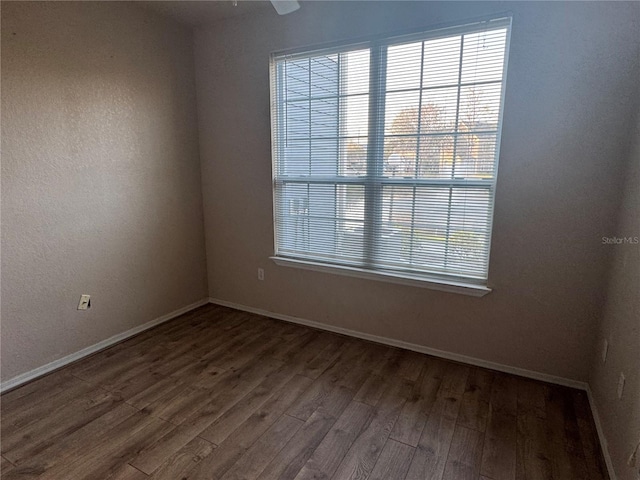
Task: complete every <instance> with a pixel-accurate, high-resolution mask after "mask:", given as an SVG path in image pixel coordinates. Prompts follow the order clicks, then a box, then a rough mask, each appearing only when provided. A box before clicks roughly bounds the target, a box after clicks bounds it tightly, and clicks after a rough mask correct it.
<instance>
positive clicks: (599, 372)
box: [589, 92, 640, 480]
mask: <svg viewBox="0 0 640 480" xmlns="http://www.w3.org/2000/svg"><path fill="white" fill-rule="evenodd" d="M639 94H640V92H639ZM634 139H635V145H634V147H633V149H632V151H631V154H630V156H629V167H628V170H627V175H626V183H625V188H624V190H623V192H624V196H623V201H622V205H621V208H620V216H619V219H618V224H617V226H616V228H614V230H612V231H611V233H610V234H609V235H607V236H608V237H632V238H633V237H635V238H639V237H640V112H639V114H638V121H637V125H636V129H635V132H634ZM607 248H609V249H611V250H613V252H614V254H613V262H612V264H611V269H610V272H609V273H610V276H609V288H608V291H607V301H606V304H605V308H604V319H603V322H602V326H601V330H600V335H599V336H598V340H597V349H596V353H595V355H594V361H593V370H592V372H591V378H590V380H589V383H590V385H591V389H592V391H593V396H594V399H595V402H596V406H597V409H598V412H599V415H600V417H601V419H602V423H603V427H604V431H605V434H606V437H607V440H608V444H609V453H610V454H611V458H612V460H613V462H614V465H615V469H616V472H617V475H618V479H619V480H636V479H637V477H636V476H635V473H634V469H633V468H630V467H628V466H627V464H626V462H627V459H628V458H629V455H631V454H632V453H633V449H634V447H635V446H636V445H637V444H638V442H640V245H638V244H633V243H631V244H629V243H623V244H620V245H610V246H608V247H607ZM604 339H607V340H608V342H609V350H608V354H607V359H606V363H603V362H602V357H601V353H602V344H603V342H604ZM620 372H623V373H624V375H625V377H626V386H625V389H624V395H623V397H622V399H621V400H619V399H618V397H617V394H616V389H617V384H618V378H619V376H620ZM637 462H638V463H637V465H636V467H635V471H640V452H638V460H637Z"/></svg>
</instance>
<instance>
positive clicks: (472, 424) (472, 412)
mask: <svg viewBox="0 0 640 480" xmlns="http://www.w3.org/2000/svg"><path fill="white" fill-rule="evenodd" d="M493 378H494V374H493V372H490V371H488V370H484V369H481V368H473V369H472V370H471V372H470V373H469V376H468V378H467V386H466V388H465V391H464V395H463V396H462V403H461V405H460V416H459V417H458V425H460V426H462V427H466V428H471V429H473V430H478V431H479V432H484V431H485V430H486V428H487V417H488V415H489V400H490V398H491V386H492V383H493Z"/></svg>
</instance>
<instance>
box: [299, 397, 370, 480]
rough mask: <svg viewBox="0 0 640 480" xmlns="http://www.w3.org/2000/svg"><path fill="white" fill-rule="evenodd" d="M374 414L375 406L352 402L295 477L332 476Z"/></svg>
mask: <svg viewBox="0 0 640 480" xmlns="http://www.w3.org/2000/svg"><path fill="white" fill-rule="evenodd" d="M372 415H373V407H371V406H370V405H366V404H364V403H359V402H351V403H350V404H349V405H348V406H347V408H346V409H345V410H344V412H343V413H342V415H340V417H339V418H338V420H336V423H335V424H334V425H333V426H332V427H331V429H330V430H329V431H328V432H327V434H326V436H325V437H324V439H323V440H322V442H320V444H319V445H318V447H317V448H316V450H315V451H314V452H313V454H312V455H311V457H309V460H307V462H306V463H305V464H304V466H303V467H302V469H301V470H300V472H299V473H298V474H297V475H296V477H295V479H296V480H308V479H329V478H331V477H332V476H333V474H334V472H335V471H336V469H337V468H338V466H339V465H340V462H341V461H342V459H343V458H344V456H345V455H346V453H347V451H348V450H349V448H350V447H351V445H352V444H353V442H354V441H355V440H356V438H357V437H358V436H359V435H360V432H361V431H362V430H363V429H364V428H365V427H366V425H367V424H368V422H369V421H370V419H371V417H372Z"/></svg>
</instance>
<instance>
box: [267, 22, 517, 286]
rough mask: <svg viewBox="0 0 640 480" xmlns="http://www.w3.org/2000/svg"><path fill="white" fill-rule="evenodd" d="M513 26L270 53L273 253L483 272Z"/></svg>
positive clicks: (383, 266) (477, 276)
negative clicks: (355, 46)
mask: <svg viewBox="0 0 640 480" xmlns="http://www.w3.org/2000/svg"><path fill="white" fill-rule="evenodd" d="M507 29H508V23H507V22H506V21H505V22H502V23H500V22H491V23H488V24H485V25H484V26H482V27H480V26H478V25H474V26H472V27H469V28H468V29H467V31H465V30H464V29H461V28H457V29H456V30H455V34H454V33H450V34H447V32H446V31H439V32H437V33H436V34H428V33H427V34H424V36H423V37H422V38H417V37H416V36H415V35H412V36H411V39H410V40H408V39H402V38H401V39H392V40H390V42H391V43H390V44H388V45H385V44H379V45H378V46H371V48H364V49H363V48H361V49H359V50H353V51H344V52H340V51H324V52H322V53H317V54H313V53H312V54H308V55H305V54H298V55H296V56H293V57H277V58H275V59H274V70H273V72H274V74H275V78H274V79H273V80H272V81H273V82H274V87H275V88H274V89H273V91H274V94H275V96H274V98H273V99H272V105H273V119H274V166H275V197H274V198H275V212H276V254H277V255H280V256H285V257H293V258H301V259H309V260H316V261H322V262H327V263H335V264H345V265H350V266H359V267H362V268H369V269H374V270H388V271H394V272H406V273H408V274H412V275H416V274H417V275H420V274H439V275H443V276H455V277H464V278H467V279H472V280H479V281H482V280H484V279H486V277H487V268H488V255H489V243H490V236H491V223H492V215H493V212H492V209H493V196H494V187H495V178H496V166H497V148H498V139H499V130H500V114H501V98H502V91H503V87H504V64H505V50H506V41H507V33H508V31H507ZM451 32H453V30H452V31H451ZM370 70H371V72H370ZM370 73H372V75H371V78H370ZM370 96H372V98H369V97H370ZM370 108H373V111H371V112H370V111H369V109H370ZM370 123H371V124H370Z"/></svg>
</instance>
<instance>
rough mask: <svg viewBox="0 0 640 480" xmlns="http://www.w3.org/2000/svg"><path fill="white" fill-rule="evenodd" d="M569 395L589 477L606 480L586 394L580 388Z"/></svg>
mask: <svg viewBox="0 0 640 480" xmlns="http://www.w3.org/2000/svg"><path fill="white" fill-rule="evenodd" d="M571 396H572V398H573V408H574V411H575V415H576V420H577V422H578V432H579V436H580V444H581V445H582V451H583V452H584V458H585V463H586V467H587V472H588V475H589V478H592V479H594V480H608V479H609V474H608V472H607V467H606V465H605V462H604V456H603V455H602V449H601V448H600V442H599V440H598V432H597V431H596V426H595V423H594V421H593V417H592V415H591V409H590V407H589V399H588V398H587V394H586V392H584V391H581V390H573V391H572V392H571Z"/></svg>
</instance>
